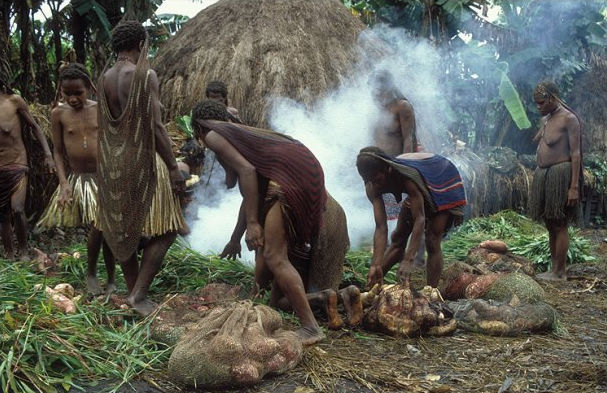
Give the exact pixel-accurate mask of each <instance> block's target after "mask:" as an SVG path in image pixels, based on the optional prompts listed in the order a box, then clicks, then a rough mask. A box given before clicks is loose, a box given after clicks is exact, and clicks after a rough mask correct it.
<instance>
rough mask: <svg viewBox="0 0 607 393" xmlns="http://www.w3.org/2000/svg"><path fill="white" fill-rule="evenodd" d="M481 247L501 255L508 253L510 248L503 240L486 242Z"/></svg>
mask: <svg viewBox="0 0 607 393" xmlns="http://www.w3.org/2000/svg"><path fill="white" fill-rule="evenodd" d="M480 246H481V247H482V248H486V249H487V250H491V251H493V252H497V253H499V254H505V253H507V252H508V246H507V245H506V243H504V242H503V241H501V240H485V241H484V242H481V244H480Z"/></svg>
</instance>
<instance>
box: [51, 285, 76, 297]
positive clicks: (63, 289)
mask: <svg viewBox="0 0 607 393" xmlns="http://www.w3.org/2000/svg"><path fill="white" fill-rule="evenodd" d="M53 289H54V290H55V291H57V292H59V293H62V294H64V295H65V296H67V297H69V298H72V297H74V293H75V291H74V287H72V286H71V285H70V284H66V283H63V284H57V285H55V288H53Z"/></svg>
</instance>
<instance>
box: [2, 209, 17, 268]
mask: <svg viewBox="0 0 607 393" xmlns="http://www.w3.org/2000/svg"><path fill="white" fill-rule="evenodd" d="M0 218H1V219H0V237H1V238H2V246H3V247H4V257H5V258H6V259H13V258H14V257H15V249H14V248H13V225H12V224H11V214H10V207H9V208H8V211H6V212H3V213H0Z"/></svg>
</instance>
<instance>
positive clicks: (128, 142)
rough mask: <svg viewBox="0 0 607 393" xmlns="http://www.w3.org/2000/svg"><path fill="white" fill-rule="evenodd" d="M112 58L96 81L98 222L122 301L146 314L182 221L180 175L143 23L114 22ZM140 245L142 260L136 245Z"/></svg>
mask: <svg viewBox="0 0 607 393" xmlns="http://www.w3.org/2000/svg"><path fill="white" fill-rule="evenodd" d="M111 43H112V49H113V52H114V53H115V54H116V62H115V63H114V65H113V66H112V67H110V68H109V69H107V70H105V71H104V72H103V74H102V75H101V78H100V80H99V83H98V87H99V105H98V108H99V116H98V119H99V157H98V179H99V218H98V225H99V228H100V229H101V230H102V231H103V233H104V238H105V240H106V242H107V244H108V246H109V247H110V249H111V251H112V253H113V254H114V256H115V257H116V259H118V261H119V262H120V264H121V266H122V271H123V273H124V277H125V281H126V284H127V287H128V290H129V295H128V298H127V302H128V303H129V304H130V305H131V306H132V307H133V308H134V309H135V310H136V311H137V312H138V313H140V314H142V315H149V314H150V313H152V312H153V311H154V310H155V308H156V306H157V305H156V304H155V303H154V302H152V301H151V300H149V299H148V291H149V288H150V285H151V283H152V281H153V279H154V277H155V276H156V274H157V273H158V271H159V270H160V267H161V265H162V260H163V258H164V256H165V254H166V252H167V250H168V248H169V247H170V245H171V244H172V243H173V241H174V240H175V238H176V236H177V233H178V231H183V229H184V228H185V227H186V226H185V222H184V219H183V215H182V212H181V206H180V201H179V196H180V195H181V194H182V193H183V191H184V189H185V183H184V179H183V176H182V174H181V172H180V171H179V168H178V166H177V162H176V160H175V157H174V156H173V153H172V151H171V142H170V139H169V137H168V135H167V133H166V130H165V128H164V125H163V124H162V119H161V116H160V101H159V99H158V91H159V86H158V77H157V76H156V73H155V72H154V71H153V70H151V69H149V67H148V65H147V34H146V31H145V29H144V27H143V26H142V25H141V23H139V22H136V21H123V22H120V23H119V24H118V25H117V26H116V27H115V28H114V29H113V30H112V38H111ZM142 237H144V238H146V239H149V240H148V241H146V242H145V244H144V245H143V251H142V256H141V264H138V262H137V249H138V247H139V243H140V240H141V238H142Z"/></svg>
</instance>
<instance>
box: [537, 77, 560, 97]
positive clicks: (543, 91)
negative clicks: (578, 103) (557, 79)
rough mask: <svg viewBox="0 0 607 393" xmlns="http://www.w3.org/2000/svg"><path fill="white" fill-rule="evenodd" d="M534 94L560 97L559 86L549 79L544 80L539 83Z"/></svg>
mask: <svg viewBox="0 0 607 393" xmlns="http://www.w3.org/2000/svg"><path fill="white" fill-rule="evenodd" d="M533 94H534V95H537V96H539V97H542V98H550V97H555V98H559V96H560V92H559V88H558V86H557V85H556V83H554V82H552V81H549V80H543V81H541V82H540V83H538V84H537V86H536V87H535V90H534V91H533Z"/></svg>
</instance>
